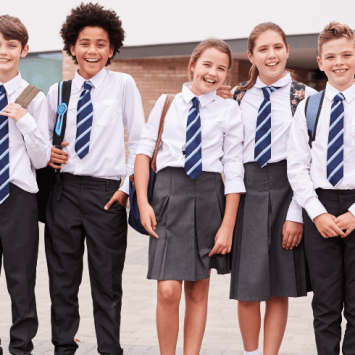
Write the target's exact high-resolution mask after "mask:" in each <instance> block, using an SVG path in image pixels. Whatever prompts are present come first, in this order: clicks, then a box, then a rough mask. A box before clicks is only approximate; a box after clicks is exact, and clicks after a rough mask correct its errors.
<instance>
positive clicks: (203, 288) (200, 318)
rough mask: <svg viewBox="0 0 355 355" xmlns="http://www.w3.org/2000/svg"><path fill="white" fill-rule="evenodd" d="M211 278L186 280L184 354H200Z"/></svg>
mask: <svg viewBox="0 0 355 355" xmlns="http://www.w3.org/2000/svg"><path fill="white" fill-rule="evenodd" d="M209 286H210V278H207V279H204V280H201V281H185V300H186V309H185V323H184V355H198V354H199V353H200V350H201V344H202V339H203V334H204V333H205V327H206V318H207V303H208V290H209Z"/></svg>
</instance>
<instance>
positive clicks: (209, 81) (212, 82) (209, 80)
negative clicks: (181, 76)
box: [205, 79, 215, 84]
mask: <svg viewBox="0 0 355 355" xmlns="http://www.w3.org/2000/svg"><path fill="white" fill-rule="evenodd" d="M205 81H207V82H208V83H211V84H214V83H215V81H213V80H211V79H205Z"/></svg>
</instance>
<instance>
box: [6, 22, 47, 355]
mask: <svg viewBox="0 0 355 355" xmlns="http://www.w3.org/2000/svg"><path fill="white" fill-rule="evenodd" d="M27 41H28V33H27V30H26V27H25V26H24V25H23V24H22V23H21V21H20V20H19V19H18V18H16V17H11V16H9V15H4V16H0V253H1V254H2V256H3V260H4V271H5V275H6V281H7V288H8V291H9V294H10V296H11V302H12V310H13V311H12V320H13V324H12V327H11V329H10V345H9V350H10V353H11V354H15V355H20V354H21V355H29V354H31V352H32V350H33V344H32V339H33V337H34V336H35V335H36V333H37V328H38V319H37V311H36V301H35V293H34V289H35V280H36V265H37V255H38V239H39V235H38V211H37V199H36V192H37V191H38V186H37V182H36V173H35V169H40V168H43V167H44V166H46V165H47V163H48V161H49V157H50V146H49V144H48V139H49V138H48V121H47V119H48V117H47V116H48V108H47V100H46V97H45V95H44V94H43V93H42V92H40V93H38V94H37V95H36V97H35V98H34V99H33V101H32V102H31V103H30V104H29V106H28V108H27V110H26V109H24V108H22V107H21V106H20V105H18V104H16V103H15V101H16V99H17V98H18V97H19V96H20V95H21V94H22V92H23V91H24V89H25V88H26V87H27V86H28V83H27V82H26V81H25V80H23V79H22V78H21V74H20V73H19V71H18V64H19V61H20V58H23V57H25V56H26V55H27V53H28V50H29V47H28V44H27ZM0 259H1V258H0Z"/></svg>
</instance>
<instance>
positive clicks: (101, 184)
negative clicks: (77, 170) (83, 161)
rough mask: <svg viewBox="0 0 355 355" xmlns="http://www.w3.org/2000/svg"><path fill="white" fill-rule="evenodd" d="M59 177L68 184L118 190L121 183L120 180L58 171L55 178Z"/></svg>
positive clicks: (63, 182)
mask: <svg viewBox="0 0 355 355" xmlns="http://www.w3.org/2000/svg"><path fill="white" fill-rule="evenodd" d="M58 178H60V182H61V183H62V184H70V185H77V186H91V187H95V188H98V189H102V190H109V189H115V190H118V189H119V188H120V185H121V179H120V180H112V179H103V178H97V177H92V176H82V175H73V174H70V173H60V174H58V176H57V179H58Z"/></svg>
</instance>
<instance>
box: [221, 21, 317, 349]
mask: <svg viewBox="0 0 355 355" xmlns="http://www.w3.org/2000/svg"><path fill="white" fill-rule="evenodd" d="M247 54H248V57H249V59H250V61H251V63H252V67H251V69H250V75H249V80H248V82H246V83H242V84H239V86H238V87H237V88H235V89H234V90H235V92H234V99H235V100H237V101H238V102H239V103H240V109H241V117H242V122H243V125H244V145H243V162H244V169H245V175H244V182H245V187H246V194H245V195H243V197H242V199H241V203H240V209H239V212H238V217H237V223H236V229H235V237H234V241H233V249H232V255H233V258H232V271H231V290H230V298H231V299H236V300H238V301H239V302H238V316H239V325H240V330H241V334H242V337H243V344H244V349H245V354H246V355H257V354H259V350H258V347H259V334H260V328H261V314H260V302H261V301H266V312H265V319H264V345H263V353H264V354H267V355H276V354H278V351H279V348H280V346H281V342H282V338H283V335H284V332H285V327H286V323H287V313H288V297H300V296H306V295H307V291H308V290H309V283H307V267H306V260H305V255H304V247H303V242H302V235H303V219H302V209H301V207H300V206H299V205H298V204H297V202H296V201H295V200H294V199H293V192H292V189H291V186H290V183H289V182H288V179H287V163H286V152H287V139H288V135H289V130H290V125H291V122H292V116H293V113H294V111H295V108H296V106H297V104H298V103H299V102H300V101H301V100H302V99H303V98H304V97H308V96H309V95H311V94H314V93H315V90H313V89H311V88H309V87H307V86H305V85H304V84H302V83H299V82H296V81H293V80H292V77H291V75H290V73H288V72H287V71H285V66H286V61H287V58H288V56H289V47H288V44H287V40H286V35H285V33H284V31H283V30H282V29H281V28H280V27H279V26H278V25H276V24H274V23H271V22H267V23H262V24H259V25H258V26H256V27H255V28H254V29H253V31H252V32H251V34H250V36H249V39H248V52H247ZM222 89H223V90H225V88H222ZM223 90H222V91H221V92H220V93H221V94H223ZM227 97H228V96H227Z"/></svg>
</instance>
